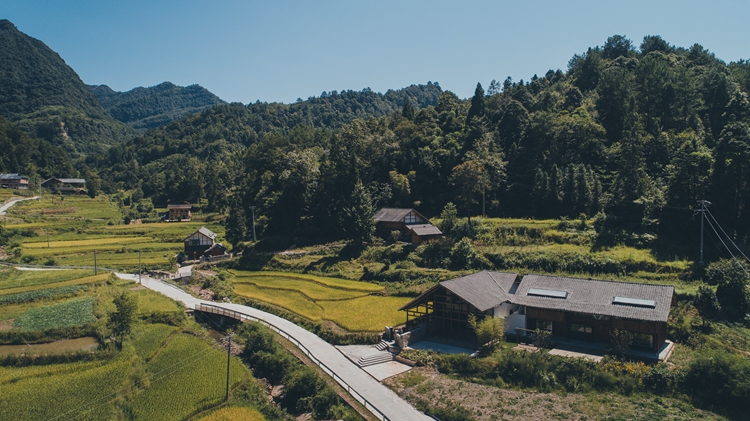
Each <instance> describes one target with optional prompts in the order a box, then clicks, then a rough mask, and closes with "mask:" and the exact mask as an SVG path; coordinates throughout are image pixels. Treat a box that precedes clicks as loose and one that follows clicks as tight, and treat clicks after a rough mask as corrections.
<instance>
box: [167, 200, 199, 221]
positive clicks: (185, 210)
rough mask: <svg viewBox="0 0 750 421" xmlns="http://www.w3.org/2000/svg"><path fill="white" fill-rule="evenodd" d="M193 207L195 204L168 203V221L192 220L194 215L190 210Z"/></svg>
mask: <svg viewBox="0 0 750 421" xmlns="http://www.w3.org/2000/svg"><path fill="white" fill-rule="evenodd" d="M192 208H193V205H190V204H188V205H167V218H166V221H167V222H172V221H181V222H190V219H191V218H192V217H193V214H192V213H191V212H190V210H191V209H192Z"/></svg>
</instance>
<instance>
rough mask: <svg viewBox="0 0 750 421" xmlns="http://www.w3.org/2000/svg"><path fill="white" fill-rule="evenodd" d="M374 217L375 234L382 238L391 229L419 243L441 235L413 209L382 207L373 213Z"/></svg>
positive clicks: (386, 235) (388, 233)
mask: <svg viewBox="0 0 750 421" xmlns="http://www.w3.org/2000/svg"><path fill="white" fill-rule="evenodd" d="M374 219H375V228H376V231H377V234H378V235H379V236H381V237H384V238H386V237H388V236H389V235H390V233H391V232H392V231H399V232H400V233H401V234H402V235H406V236H408V237H409V239H410V240H411V242H412V243H414V244H421V243H422V242H424V241H427V240H433V239H436V238H440V237H442V236H443V233H442V232H441V231H440V229H439V228H438V227H436V226H434V225H432V224H431V223H430V221H429V220H428V219H427V218H425V217H424V216H422V214H420V213H419V212H417V211H416V210H414V209H407V208H383V209H380V210H379V211H378V213H376V214H375V217H374Z"/></svg>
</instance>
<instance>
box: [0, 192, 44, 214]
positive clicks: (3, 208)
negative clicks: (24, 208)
mask: <svg viewBox="0 0 750 421" xmlns="http://www.w3.org/2000/svg"><path fill="white" fill-rule="evenodd" d="M36 199H39V196H34V197H22V198H19V199H12V200H11V201H10V202H8V203H6V204H4V205H2V206H0V215H5V211H7V210H8V209H9V208H10V207H11V206H13V205H15V204H16V203H17V202H22V201H24V200H36Z"/></svg>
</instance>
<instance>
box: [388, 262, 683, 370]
mask: <svg viewBox="0 0 750 421" xmlns="http://www.w3.org/2000/svg"><path fill="white" fill-rule="evenodd" d="M673 297H674V287H673V286H669V285H650V284H636V283H627V282H613V281H600V280H592V279H578V278H565V277H557V276H543V275H526V276H524V277H523V278H520V277H519V276H518V275H516V274H514V273H503V272H487V271H484V272H479V273H475V274H472V275H468V276H463V277H460V278H457V279H452V280H449V281H443V282H440V283H439V284H438V285H436V286H434V287H433V288H431V289H429V290H428V291H427V292H425V293H423V294H422V295H420V296H419V297H417V298H415V299H414V300H412V301H411V302H409V303H408V304H406V305H405V306H403V307H402V308H401V309H400V310H402V311H406V317H407V322H406V328H407V329H414V328H417V327H421V328H424V329H425V330H426V333H427V334H433V335H435V334H437V335H443V336H450V337H456V338H466V337H471V329H470V326H469V324H468V319H469V315H470V314H474V315H475V316H477V317H485V316H495V317H504V318H505V326H506V333H508V334H514V333H515V334H518V333H519V331H529V330H536V329H542V330H547V331H549V332H550V334H551V335H552V337H553V340H554V338H559V339H561V340H572V341H577V342H578V343H586V342H591V343H600V344H606V343H609V342H610V341H611V336H610V333H611V332H612V331H614V330H616V329H617V330H621V331H628V332H630V333H631V334H632V335H633V341H632V347H633V349H635V350H642V351H644V352H647V353H652V355H655V356H656V358H661V357H660V355H667V354H668V353H662V351H663V350H664V349H665V347H668V346H670V345H671V343H669V342H668V341H667V318H668V317H669V310H670V307H671V305H672V300H673ZM650 355H651V354H650Z"/></svg>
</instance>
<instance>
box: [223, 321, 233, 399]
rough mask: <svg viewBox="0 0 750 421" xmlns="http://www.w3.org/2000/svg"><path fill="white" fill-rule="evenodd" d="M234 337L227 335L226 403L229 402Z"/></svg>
mask: <svg viewBox="0 0 750 421" xmlns="http://www.w3.org/2000/svg"><path fill="white" fill-rule="evenodd" d="M232 335H233V334H231V335H227V396H226V398H225V399H224V401H225V402H226V401H228V400H229V363H230V362H231V360H230V357H231V356H232V354H231V350H232Z"/></svg>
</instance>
